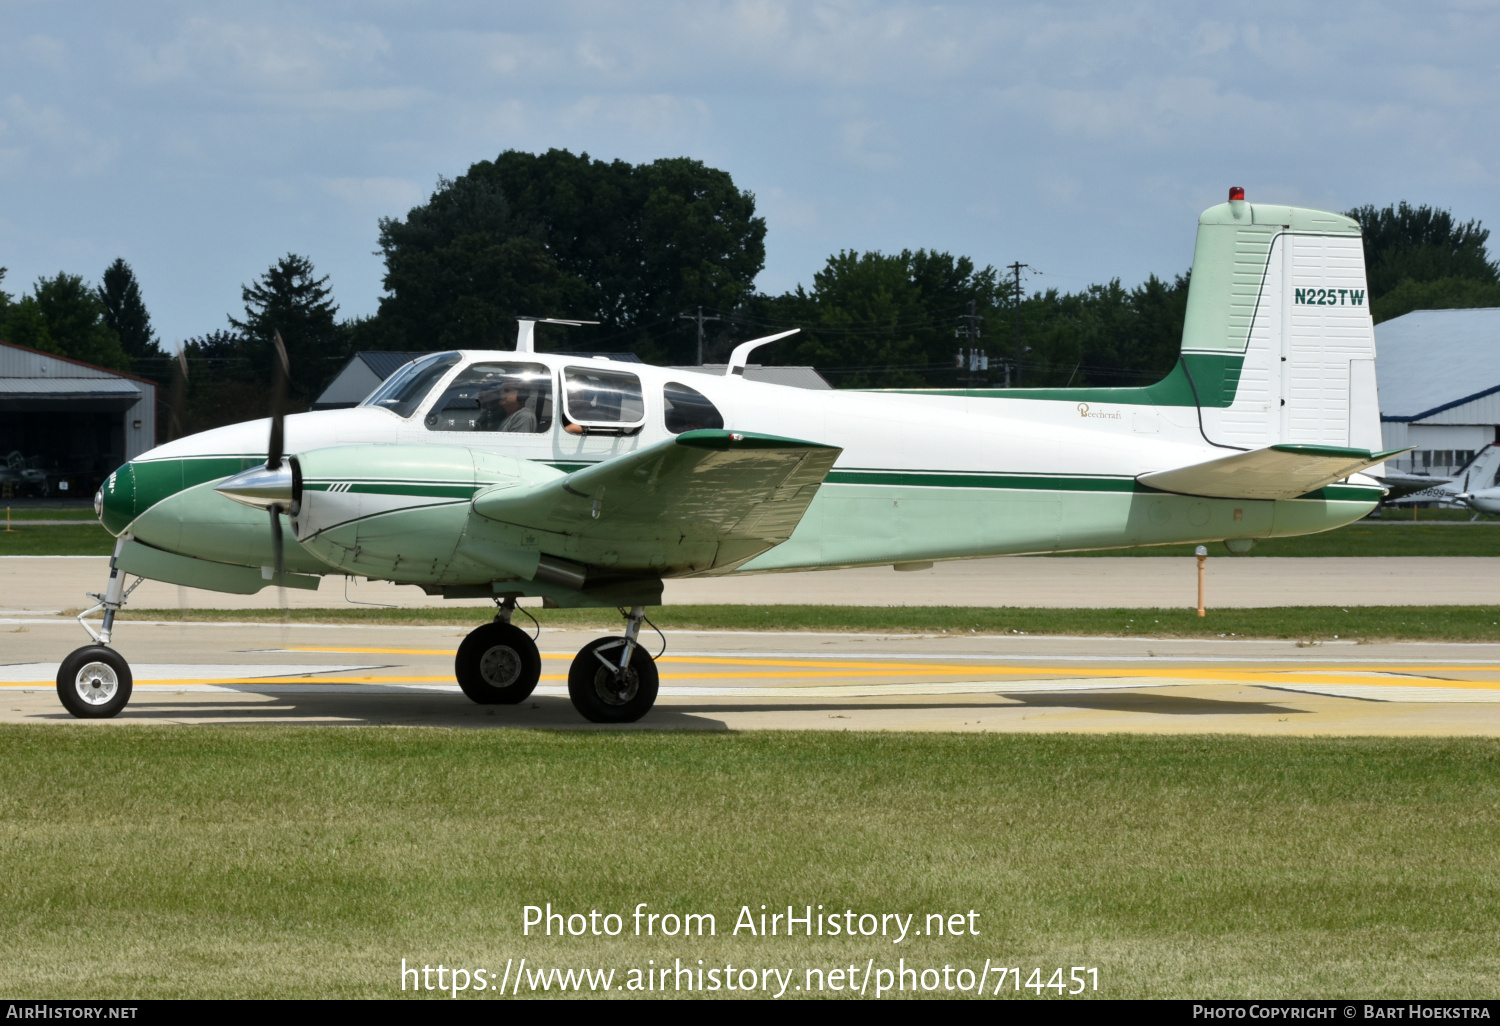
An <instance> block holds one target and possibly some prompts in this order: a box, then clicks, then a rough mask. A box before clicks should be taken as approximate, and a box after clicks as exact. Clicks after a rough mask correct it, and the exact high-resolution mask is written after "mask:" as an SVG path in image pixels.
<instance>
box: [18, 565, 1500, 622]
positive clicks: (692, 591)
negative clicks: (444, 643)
mask: <svg viewBox="0 0 1500 1026" xmlns="http://www.w3.org/2000/svg"><path fill="white" fill-rule="evenodd" d="M108 565H109V560H108V559H107V558H106V557H103V556H4V557H0V615H3V611H7V610H29V611H33V612H36V611H42V610H52V611H56V610H63V609H80V608H82V607H83V606H85V605H87V604H88V603H89V599H87V598H86V597H85V596H86V593H88V592H91V591H92V592H97V591H102V590H103V589H104V584H105V578H106V577H107V576H108V572H109V571H108ZM1197 573H1198V568H1197V561H1196V560H1194V559H1193V558H1192V557H1191V556H1179V557H1169V556H1097V557H1042V556H1012V557H1008V558H1004V559H976V560H961V561H955V562H950V563H938V564H937V565H936V566H934V567H932V568H931V569H929V570H920V571H916V572H911V573H898V572H895V571H894V570H892V568H891V567H889V566H883V567H864V568H860V569H855V570H822V571H815V572H806V573H792V574H746V575H743V576H731V577H715V578H703V579H698V580H673V581H668V582H667V586H666V593H665V596H664V601H665V602H666V603H667V604H684V603H729V604H737V605H778V604H785V603H806V604H813V605H850V606H1034V607H1052V608H1092V609H1110V608H1129V609H1140V608H1167V607H1172V606H1177V607H1191V606H1193V605H1194V604H1195V603H1196V602H1197V594H1198V593H1197V587H1198V584H1197V581H1198V578H1197ZM1207 579H1208V583H1207V591H1208V604H1209V605H1210V606H1211V607H1215V608H1221V609H1227V608H1235V607H1250V606H1288V605H1310V606H1326V605H1339V606H1349V605H1354V606H1371V605H1381V606H1384V605H1407V606H1426V605H1484V604H1489V603H1494V602H1497V601H1500V558H1495V557H1478V556H1461V557H1428V556H1399V557H1378V556H1357V557H1306V558H1280V557H1274V556H1264V557H1261V556H1245V557H1233V556H1227V555H1215V556H1213V557H1210V559H1209V560H1208V573H1207ZM281 601H282V598H281V596H280V595H278V593H277V590H276V589H275V588H267V589H265V590H264V591H261V592H260V593H259V594H256V595H225V594H222V593H219V592H212V591H200V590H198V589H194V588H179V587H177V586H175V585H171V584H162V583H160V582H157V581H147V582H145V583H144V584H142V585H141V587H140V588H139V590H137V591H136V592H135V593H134V594H133V595H132V596H131V600H130V604H131V607H132V608H135V609H251V608H259V609H274V608H276V606H277V604H278V603H279V602H281ZM285 601H286V603H287V605H288V606H293V607H299V608H303V607H326V606H339V605H346V604H360V603H365V604H370V603H373V604H391V605H402V606H442V605H446V606H449V607H450V608H451V607H453V606H454V605H475V606H485V605H488V603H486V602H484V601H482V600H472V601H470V602H465V603H454V602H445V601H444V600H443V599H441V598H434V597H431V596H428V595H425V594H423V593H422V591H421V589H419V588H415V587H410V586H397V585H393V584H387V583H383V582H371V581H362V580H346V579H345V578H342V577H327V578H324V579H323V582H322V586H321V587H320V588H319V589H318V590H317V591H300V590H297V589H294V588H288V589H286V594H285Z"/></svg>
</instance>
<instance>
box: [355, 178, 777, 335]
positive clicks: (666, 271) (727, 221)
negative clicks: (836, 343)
mask: <svg viewBox="0 0 1500 1026" xmlns="http://www.w3.org/2000/svg"><path fill="white" fill-rule="evenodd" d="M381 249H382V251H383V253H384V255H385V258H386V269H387V274H386V280H385V286H386V291H387V296H386V297H385V298H384V299H382V301H381V307H380V314H379V317H380V319H387V318H389V319H390V320H391V321H393V322H394V323H395V324H396V325H397V326H398V328H399V333H398V334H399V337H400V341H401V344H400V348H413V349H426V348H434V347H436V346H440V345H451V344H466V345H476V344H481V345H486V346H494V345H497V344H499V343H500V342H501V340H507V344H508V340H509V339H512V338H514V336H515V327H514V318H515V316H516V315H517V314H534V315H539V316H549V315H550V316H573V317H578V318H580V319H589V320H599V321H601V322H603V323H602V324H601V325H600V326H599V327H598V328H597V329H594V330H592V331H587V330H586V331H579V332H575V333H571V334H569V335H568V336H567V345H568V346H569V348H578V349H586V348H597V349H601V350H618V349H626V348H634V349H636V351H638V352H640V353H641V354H642V355H643V356H646V357H648V358H651V359H659V360H665V361H685V360H687V359H689V358H690V356H691V354H692V351H693V348H694V334H693V332H692V330H691V329H690V328H689V327H687V326H686V325H685V323H684V322H682V321H679V320H678V319H677V314H679V313H682V312H684V311H686V310H688V309H692V308H695V307H697V306H699V305H702V306H704V307H706V308H708V309H710V310H717V311H721V312H727V311H731V310H734V309H735V308H737V307H738V306H739V305H740V304H742V303H743V302H744V301H745V300H746V299H748V298H749V297H750V295H751V294H752V288H753V282H754V280H755V276H756V275H757V274H759V273H760V269H761V267H762V266H763V264H764V262H765V220H764V219H763V218H758V217H756V216H755V198H754V196H752V195H751V194H750V193H747V192H742V191H741V190H739V189H738V188H736V187H735V185H734V182H733V180H732V179H731V178H730V176H729V175H728V173H726V172H724V171H719V170H716V169H714V168H709V167H706V166H705V165H703V164H702V163H701V162H699V161H695V160H689V159H686V158H672V159H664V160H657V161H654V162H652V163H650V164H640V165H633V164H629V163H626V162H624V161H618V160H616V161H612V162H608V163H606V162H604V161H600V160H593V159H591V158H590V157H589V156H588V154H586V153H585V154H579V155H574V154H572V153H569V152H568V151H566V150H549V151H548V152H547V153H544V154H540V155H536V154H530V153H521V152H519V151H515V150H510V151H506V152H505V153H502V154H500V155H499V156H498V157H497V158H496V159H495V160H494V161H481V162H480V163H477V164H475V165H473V166H472V167H470V168H469V170H468V172H467V173H466V174H464V175H463V176H461V177H459V178H458V179H455V180H453V181H447V180H444V181H440V182H439V184H438V188H437V190H436V191H435V192H434V193H433V195H432V198H431V199H430V200H429V201H428V203H427V204H425V205H423V206H421V207H417V208H415V209H413V210H412V211H411V212H410V213H409V214H408V215H407V217H406V218H405V220H403V221H398V220H385V221H382V222H381ZM362 334H368V335H369V336H370V337H383V338H387V339H392V338H394V336H390V335H382V334H381V333H380V332H376V331H373V330H366V331H365V332H362ZM450 340H453V341H450Z"/></svg>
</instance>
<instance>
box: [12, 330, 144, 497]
mask: <svg viewBox="0 0 1500 1026" xmlns="http://www.w3.org/2000/svg"><path fill="white" fill-rule="evenodd" d="M155 445H156V384H155V382H152V381H148V380H146V379H145V378H138V377H135V376H134V375H131V374H121V373H119V372H118V371H112V370H106V369H105V368H103V367H96V366H94V365H93V364H90V363H81V362H79V361H78V360H70V359H68V358H67V357H65V356H54V355H53V354H52V353H44V352H41V351H39V350H36V349H29V348H27V347H26V346H18V345H12V344H10V343H8V342H0V496H4V497H7V498H9V497H22V496H26V495H36V496H43V495H47V496H54V497H58V498H80V499H89V498H92V497H93V494H94V492H95V491H96V490H97V489H98V487H99V485H100V484H101V483H102V482H103V481H104V479H105V478H106V477H108V476H109V475H110V474H111V473H112V472H113V471H114V470H115V468H117V467H118V466H120V464H122V463H124V462H125V461H126V460H129V459H133V458H134V457H136V456H138V455H140V454H141V453H143V452H145V451H146V450H147V449H150V448H152V447H153V446H155Z"/></svg>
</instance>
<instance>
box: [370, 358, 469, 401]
mask: <svg viewBox="0 0 1500 1026" xmlns="http://www.w3.org/2000/svg"><path fill="white" fill-rule="evenodd" d="M460 359H461V357H460V356H459V355H458V354H457V353H435V354H433V355H432V356H425V357H423V358H422V359H420V360H416V361H414V362H412V363H409V364H407V365H406V366H405V367H402V368H401V369H400V370H398V371H397V372H396V373H395V374H393V375H391V379H390V380H389V381H387V382H386V383H385V384H383V385H381V386H380V387H379V388H377V389H376V390H375V391H374V392H371V393H370V398H368V399H366V400H365V401H364V402H363V403H361V404H360V405H362V406H378V407H380V408H381V409H382V410H390V411H391V412H392V413H394V414H395V415H396V416H398V417H410V416H411V415H412V414H413V413H415V412H416V409H417V407H418V406H421V405H422V400H423V399H426V398H427V393H428V392H431V391H432V388H433V386H434V385H436V384H437V383H438V382H439V381H440V380H442V377H443V375H444V374H447V373H448V371H449V370H451V369H452V368H453V365H454V364H456V363H458V361H459V360H460Z"/></svg>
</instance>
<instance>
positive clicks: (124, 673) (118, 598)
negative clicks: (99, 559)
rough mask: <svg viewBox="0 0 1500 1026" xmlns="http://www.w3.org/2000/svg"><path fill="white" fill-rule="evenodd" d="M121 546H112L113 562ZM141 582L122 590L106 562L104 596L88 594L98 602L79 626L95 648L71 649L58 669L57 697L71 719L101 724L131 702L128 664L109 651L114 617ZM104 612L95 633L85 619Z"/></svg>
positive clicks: (80, 616) (119, 574)
mask: <svg viewBox="0 0 1500 1026" xmlns="http://www.w3.org/2000/svg"><path fill="white" fill-rule="evenodd" d="M123 545H124V542H121V543H119V544H118V545H116V546H115V558H118V557H119V555H120V548H121V546H123ZM140 584H141V579H140V578H137V579H136V582H135V583H134V584H132V585H131V586H130V587H129V588H126V587H125V574H124V573H122V572H121V571H120V569H119V568H118V567H116V566H115V559H114V558H111V559H110V561H109V585H108V587H106V588H105V589H104V594H102V595H94V594H90V595H89V598H91V599H97V600H98V602H97V603H96V604H95V605H93V606H91V607H89V608H88V609H85V610H84V611H83V612H81V613H79V614H78V622H79V623H81V624H82V625H83V629H84V630H86V631H88V632H89V635H90V636H91V637H92V638H93V639H94V641H95V642H96V644H93V645H85V646H84V647H83V648H79V649H74V650H73V651H72V652H70V653H69V654H68V657H67V658H66V659H64V660H63V661H62V665H61V666H59V667H58V669H57V697H58V698H59V699H61V700H62V704H63V708H64V709H67V710H68V712H70V713H72V714H73V715H74V716H77V717H79V718H80V719H85V720H102V719H108V718H109V717H111V716H114V715H116V714H117V713H119V711H120V710H121V709H123V708H125V705H126V703H127V702H129V701H130V691H131V688H132V686H133V683H134V681H133V679H132V677H131V675H130V664H129V663H127V662H126V661H125V657H124V656H122V655H120V653H118V652H116V651H115V650H114V649H112V648H110V647H108V646H109V639H110V635H111V634H112V633H113V632H114V627H115V614H116V613H118V612H119V611H120V608H121V607H122V606H124V605H125V600H126V599H128V598H129V597H130V593H131V592H132V591H135V589H136V588H138V587H140ZM101 609H102V610H104V623H103V624H102V625H101V626H100V628H99V630H97V631H96V630H94V627H93V625H92V624H90V623H89V622H88V620H87V619H86V617H88V616H89V615H90V614H91V613H95V612H98V611H99V610H101Z"/></svg>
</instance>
